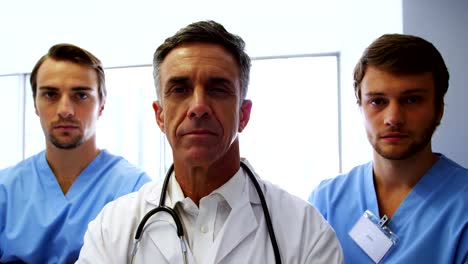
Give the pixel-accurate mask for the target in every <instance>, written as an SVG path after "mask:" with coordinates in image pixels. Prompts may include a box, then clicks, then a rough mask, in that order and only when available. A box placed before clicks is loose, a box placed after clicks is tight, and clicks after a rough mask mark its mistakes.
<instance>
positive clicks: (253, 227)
mask: <svg viewBox="0 0 468 264" xmlns="http://www.w3.org/2000/svg"><path fill="white" fill-rule="evenodd" d="M256 177H257V180H258V181H259V183H260V186H261V188H262V190H263V193H264V195H265V199H266V202H267V205H268V209H269V210H270V215H271V219H272V222H273V228H274V231H275V235H276V239H277V242H278V246H279V249H280V254H281V258H282V262H283V263H326V264H332V263H343V255H342V251H341V247H340V245H339V242H338V239H337V238H336V236H335V233H334V231H333V230H332V229H331V227H330V226H329V225H328V224H327V223H326V222H325V220H324V219H323V217H322V216H321V215H320V214H319V213H318V212H317V211H316V210H315V209H314V208H313V207H312V206H311V205H310V204H308V203H307V202H305V201H303V200H301V199H299V198H297V197H294V196H292V195H290V194H288V193H287V192H285V191H283V190H281V189H279V188H278V187H277V186H275V185H273V184H271V183H268V182H265V181H262V180H261V179H260V178H258V176H256ZM161 185H162V183H156V182H150V183H148V184H146V185H145V186H143V188H142V189H141V190H140V191H138V192H136V193H132V194H129V195H126V196H123V197H121V198H119V199H117V200H116V201H113V202H111V203H109V204H108V205H106V206H105V207H104V209H103V210H102V211H101V213H100V214H99V215H98V216H97V218H96V219H95V220H93V221H92V222H91V223H90V224H89V226H88V231H87V232H86V235H85V238H84V246H83V248H82V250H81V252H80V258H79V260H78V262H77V263H114V264H119V263H122V264H124V263H130V259H131V251H132V249H133V245H134V237H135V232H136V229H137V226H138V224H139V223H140V220H141V219H142V218H143V216H144V215H145V214H146V213H147V212H148V211H150V210H151V209H154V208H155V207H157V206H158V203H159V196H160V191H161ZM239 199H242V200H243V201H242V202H243V203H242V204H243V206H241V207H240V208H238V209H233V211H231V213H230V215H229V217H228V218H227V220H226V222H225V224H224V226H223V228H222V229H221V230H220V233H219V234H218V235H217V237H216V239H215V242H214V245H213V247H212V249H210V251H209V252H210V253H209V256H207V258H206V259H208V260H207V261H206V262H205V263H203V264H214V263H233V264H234V263H235V264H238V263H275V259H274V253H273V247H272V246H271V241H270V237H269V235H268V229H267V227H266V224H265V218H264V215H263V211H262V207H261V204H260V200H259V198H258V196H257V193H256V191H255V187H254V186H253V184H252V182H251V181H250V180H249V179H248V178H247V179H246V181H245V187H244V190H243V193H242V194H239ZM166 205H168V206H170V207H171V208H172V207H173V204H172V201H171V200H170V199H169V197H167V198H166ZM187 261H188V262H187V263H191V264H192V263H195V261H194V258H193V257H192V253H191V251H190V248H189V249H188V252H187ZM134 263H183V260H182V252H181V247H180V242H179V238H178V237H177V234H176V230H175V224H174V223H173V220H172V218H171V217H170V216H169V215H168V214H167V213H164V212H162V213H157V214H156V215H153V216H152V217H151V218H150V219H149V220H148V222H147V223H146V225H145V229H144V232H143V235H142V238H141V242H140V244H139V248H138V250H137V255H136V256H135V260H134Z"/></svg>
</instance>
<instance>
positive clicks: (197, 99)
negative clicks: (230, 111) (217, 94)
mask: <svg viewBox="0 0 468 264" xmlns="http://www.w3.org/2000/svg"><path fill="white" fill-rule="evenodd" d="M211 113H212V112H211V106H210V101H209V98H208V96H207V94H206V92H205V91H204V89H203V88H195V89H194V91H193V93H192V97H191V98H190V106H189V110H188V112H187V115H188V117H189V118H206V117H208V116H210V115H211Z"/></svg>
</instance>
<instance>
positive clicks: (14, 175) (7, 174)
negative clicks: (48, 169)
mask: <svg viewBox="0 0 468 264" xmlns="http://www.w3.org/2000/svg"><path fill="white" fill-rule="evenodd" d="M41 158H43V159H45V152H44V151H42V152H39V153H38V154H36V155H33V156H31V157H29V158H27V159H25V160H22V161H20V162H19V163H17V164H15V165H13V166H10V167H8V168H5V169H2V170H0V184H1V185H8V184H12V183H13V182H15V181H18V180H21V179H22V178H23V177H31V175H32V174H36V171H37V164H38V163H37V162H38V160H39V159H41Z"/></svg>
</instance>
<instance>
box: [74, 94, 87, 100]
mask: <svg viewBox="0 0 468 264" xmlns="http://www.w3.org/2000/svg"><path fill="white" fill-rule="evenodd" d="M75 96H76V98H77V99H80V100H85V99H87V98H88V97H89V96H88V94H87V93H76V94H75Z"/></svg>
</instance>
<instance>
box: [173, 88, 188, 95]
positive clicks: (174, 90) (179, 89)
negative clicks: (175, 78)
mask: <svg viewBox="0 0 468 264" xmlns="http://www.w3.org/2000/svg"><path fill="white" fill-rule="evenodd" d="M186 91H187V89H186V88H184V87H175V88H173V89H172V92H173V93H177V94H180V93H185V92H186Z"/></svg>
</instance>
